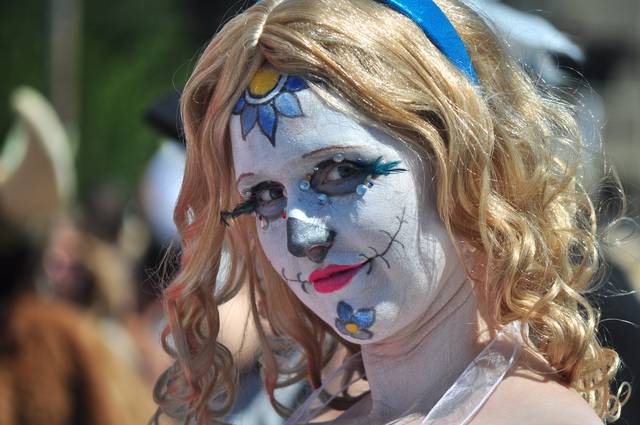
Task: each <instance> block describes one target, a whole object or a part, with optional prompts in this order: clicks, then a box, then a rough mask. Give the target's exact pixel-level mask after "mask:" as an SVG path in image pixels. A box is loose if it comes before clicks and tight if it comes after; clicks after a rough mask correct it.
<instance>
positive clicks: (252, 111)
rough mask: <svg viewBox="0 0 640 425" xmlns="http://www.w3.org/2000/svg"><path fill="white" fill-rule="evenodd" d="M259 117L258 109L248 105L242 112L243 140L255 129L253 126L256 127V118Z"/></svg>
mask: <svg viewBox="0 0 640 425" xmlns="http://www.w3.org/2000/svg"><path fill="white" fill-rule="evenodd" d="M257 116H258V108H256V107H255V106H252V105H247V107H246V108H244V110H243V111H242V115H241V116H240V121H241V122H242V138H243V139H244V138H246V137H247V134H249V132H250V131H251V129H253V126H254V125H256V118H257Z"/></svg>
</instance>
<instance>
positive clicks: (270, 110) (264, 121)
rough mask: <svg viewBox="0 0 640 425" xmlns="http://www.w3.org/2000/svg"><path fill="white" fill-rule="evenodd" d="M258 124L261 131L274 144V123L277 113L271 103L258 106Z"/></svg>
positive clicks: (275, 122)
mask: <svg viewBox="0 0 640 425" xmlns="http://www.w3.org/2000/svg"><path fill="white" fill-rule="evenodd" d="M258 124H259V125H260V129H261V130H262V133H263V134H264V135H265V136H267V138H268V139H269V141H270V142H271V144H272V145H273V146H275V145H276V141H275V136H276V124H277V115H276V111H275V109H274V107H273V105H271V103H266V104H263V105H260V106H259V107H258Z"/></svg>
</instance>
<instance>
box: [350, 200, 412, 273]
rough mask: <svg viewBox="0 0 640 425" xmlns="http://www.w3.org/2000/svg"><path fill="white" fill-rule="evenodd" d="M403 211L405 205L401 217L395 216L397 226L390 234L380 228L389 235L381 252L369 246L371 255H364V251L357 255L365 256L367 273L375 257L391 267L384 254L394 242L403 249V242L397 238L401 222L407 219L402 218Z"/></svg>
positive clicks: (403, 210) (404, 209)
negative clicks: (367, 265) (367, 266)
mask: <svg viewBox="0 0 640 425" xmlns="http://www.w3.org/2000/svg"><path fill="white" fill-rule="evenodd" d="M405 212H406V207H405V208H403V209H402V217H398V216H396V217H395V218H396V220H398V228H397V229H396V231H395V233H393V234H391V233H390V232H388V231H386V230H380V232H381V233H384V234H385V235H387V236H388V237H389V243H388V244H387V246H386V248H385V249H384V250H383V251H382V252H378V250H377V249H375V248H374V247H372V246H369V247H368V248H369V249H370V250H372V251H373V253H374V255H373V256H368V255H366V254H364V253H361V254H360V255H359V256H360V257H364V258H366V261H365V264H366V263H368V264H369V268H368V269H367V274H371V269H372V268H373V261H374V260H375V259H377V258H379V259H381V260H382V261H384V263H385V264H386V265H387V268H389V269H390V268H391V264H390V263H389V260H387V259H386V258H385V255H387V253H388V252H389V250H390V249H391V246H392V245H393V244H394V243H397V244H398V245H400V246H401V247H402V249H404V244H403V243H402V242H400V241H399V240H398V234H399V233H400V229H401V228H402V224H404V223H407V221H406V220H405V219H404V217H405Z"/></svg>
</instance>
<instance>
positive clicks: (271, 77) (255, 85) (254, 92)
mask: <svg viewBox="0 0 640 425" xmlns="http://www.w3.org/2000/svg"><path fill="white" fill-rule="evenodd" d="M279 79H280V74H279V73H278V72H277V71H276V70H275V69H273V68H271V67H270V66H263V67H262V68H260V69H259V70H258V72H256V75H254V76H253V78H252V79H251V82H250V83H249V94H251V96H253V97H262V96H265V95H266V94H268V93H269V92H270V91H271V90H273V89H274V88H275V87H276V85H277V84H278V80H279Z"/></svg>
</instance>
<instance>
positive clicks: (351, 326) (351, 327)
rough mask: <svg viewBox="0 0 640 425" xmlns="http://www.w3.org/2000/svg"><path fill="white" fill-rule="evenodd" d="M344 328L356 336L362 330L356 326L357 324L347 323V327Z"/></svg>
mask: <svg viewBox="0 0 640 425" xmlns="http://www.w3.org/2000/svg"><path fill="white" fill-rule="evenodd" d="M344 328H345V329H346V330H347V332H349V333H350V334H354V333H356V332H358V331H359V330H360V328H358V325H356V324H355V323H347V324H346V325H344Z"/></svg>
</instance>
